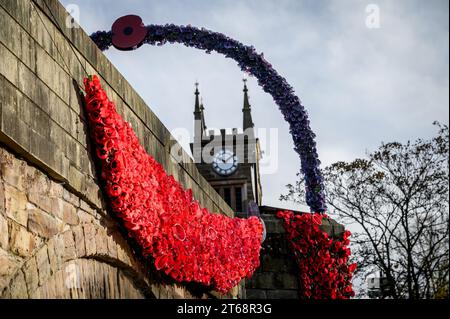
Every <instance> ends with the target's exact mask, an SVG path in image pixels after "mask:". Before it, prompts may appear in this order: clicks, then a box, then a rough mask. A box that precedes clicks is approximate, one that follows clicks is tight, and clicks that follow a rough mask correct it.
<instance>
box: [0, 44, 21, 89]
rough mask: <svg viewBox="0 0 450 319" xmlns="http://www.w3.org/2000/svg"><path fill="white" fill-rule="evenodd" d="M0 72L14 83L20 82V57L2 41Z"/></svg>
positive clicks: (0, 45)
mask: <svg viewBox="0 0 450 319" xmlns="http://www.w3.org/2000/svg"><path fill="white" fill-rule="evenodd" d="M0 56H1V57H2V58H1V59H0V74H1V75H3V76H4V77H5V78H6V79H7V80H8V81H9V82H11V83H12V84H14V85H17V83H18V76H17V75H18V59H17V57H16V56H14V54H12V53H11V51H9V50H8V49H7V48H6V47H5V46H4V45H3V44H1V43H0Z"/></svg>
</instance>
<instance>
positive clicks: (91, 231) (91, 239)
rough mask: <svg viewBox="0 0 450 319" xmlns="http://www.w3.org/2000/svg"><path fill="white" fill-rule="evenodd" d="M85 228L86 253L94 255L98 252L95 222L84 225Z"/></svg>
mask: <svg viewBox="0 0 450 319" xmlns="http://www.w3.org/2000/svg"><path fill="white" fill-rule="evenodd" d="M83 230H84V241H85V244H86V255H87V256H93V255H95V253H96V246H95V233H96V231H95V226H94V225H93V224H85V225H83Z"/></svg>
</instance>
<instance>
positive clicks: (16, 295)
mask: <svg viewBox="0 0 450 319" xmlns="http://www.w3.org/2000/svg"><path fill="white" fill-rule="evenodd" d="M9 291H10V293H11V298H12V299H27V298H28V291H27V283H26V281H25V275H24V274H23V272H22V271H21V270H20V271H18V272H17V274H16V276H15V277H14V278H13V280H12V281H11V286H10V288H9Z"/></svg>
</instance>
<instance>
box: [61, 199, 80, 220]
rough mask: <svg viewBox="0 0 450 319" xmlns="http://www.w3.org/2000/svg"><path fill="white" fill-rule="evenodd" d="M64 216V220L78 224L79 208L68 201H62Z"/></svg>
mask: <svg viewBox="0 0 450 319" xmlns="http://www.w3.org/2000/svg"><path fill="white" fill-rule="evenodd" d="M62 210H63V211H62V212H63V214H62V218H63V221H64V222H65V223H67V224H69V225H78V223H79V222H80V219H79V218H78V215H77V208H76V207H75V206H73V204H71V203H68V202H63V203H62Z"/></svg>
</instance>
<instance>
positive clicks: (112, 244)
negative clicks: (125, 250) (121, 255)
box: [108, 234, 117, 258]
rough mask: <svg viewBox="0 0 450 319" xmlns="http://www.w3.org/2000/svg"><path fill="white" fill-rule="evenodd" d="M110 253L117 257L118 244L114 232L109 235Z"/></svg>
mask: <svg viewBox="0 0 450 319" xmlns="http://www.w3.org/2000/svg"><path fill="white" fill-rule="evenodd" d="M108 255H109V256H111V257H113V258H117V244H116V241H115V240H114V234H111V235H109V236H108Z"/></svg>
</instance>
